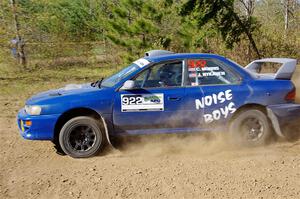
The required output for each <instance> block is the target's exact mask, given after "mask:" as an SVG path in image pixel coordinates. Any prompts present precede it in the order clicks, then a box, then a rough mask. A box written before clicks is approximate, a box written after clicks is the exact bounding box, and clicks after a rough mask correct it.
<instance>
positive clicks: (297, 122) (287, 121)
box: [267, 103, 300, 137]
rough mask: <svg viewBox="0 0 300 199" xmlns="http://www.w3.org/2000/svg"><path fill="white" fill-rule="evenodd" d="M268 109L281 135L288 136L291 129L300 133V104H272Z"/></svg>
mask: <svg viewBox="0 0 300 199" xmlns="http://www.w3.org/2000/svg"><path fill="white" fill-rule="evenodd" d="M267 111H268V116H269V118H270V119H271V121H272V124H273V127H274V129H275V131H276V133H277V134H278V135H279V136H282V137H283V136H286V135H287V134H289V133H290V132H291V131H293V133H295V132H299V133H300V104H291V103H290V104H277V105H270V106H267Z"/></svg>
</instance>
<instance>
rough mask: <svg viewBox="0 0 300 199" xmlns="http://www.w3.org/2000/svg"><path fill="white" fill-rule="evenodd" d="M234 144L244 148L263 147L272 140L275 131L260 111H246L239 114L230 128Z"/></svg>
mask: <svg viewBox="0 0 300 199" xmlns="http://www.w3.org/2000/svg"><path fill="white" fill-rule="evenodd" d="M229 132H230V134H231V135H232V139H233V141H234V143H237V144H239V145H242V146H245V145H246V146H262V145H265V144H267V143H268V141H269V140H270V138H271V136H272V134H273V129H272V126H271V125H270V122H269V119H268V117H267V116H266V114H265V113H264V112H263V111H262V110H260V109H246V110H244V111H241V112H240V113H238V115H237V116H236V117H235V118H234V119H233V121H232V122H231V123H230V126H229Z"/></svg>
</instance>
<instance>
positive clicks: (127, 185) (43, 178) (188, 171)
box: [0, 78, 300, 198]
mask: <svg viewBox="0 0 300 199" xmlns="http://www.w3.org/2000/svg"><path fill="white" fill-rule="evenodd" d="M295 81H298V82H299V84H300V78H297V79H295ZM298 90H299V91H300V89H298ZM299 91H298V93H299ZM23 98H25V97H22V98H21V99H20V98H19V97H17V95H16V96H0V108H1V109H0V124H1V125H0V141H1V145H0V158H1V159H0V198H300V141H299V140H298V141H294V142H286V141H278V142H277V143H274V144H271V145H268V146H265V147H258V148H236V147H233V146H232V145H230V144H228V143H226V142H225V141H224V140H223V139H222V137H220V136H216V137H213V138H210V139H208V138H206V137H205V136H196V137H195V136H193V137H187V138H184V139H180V138H176V137H170V139H164V141H160V140H157V139H156V140H152V141H149V142H147V141H146V142H142V143H138V144H134V143H132V144H130V145H129V146H128V147H127V149H125V150H123V151H118V150H114V149H111V150H109V151H108V152H107V153H106V155H103V156H97V157H93V158H89V159H72V158H70V157H68V156H60V155H57V154H56V153H55V150H54V149H53V147H52V144H51V143H50V142H40V141H25V140H23V139H22V138H21V136H20V135H19V132H18V130H17V127H16V123H15V115H16V112H17V110H18V109H19V108H20V107H22V106H23V102H24V99H23Z"/></svg>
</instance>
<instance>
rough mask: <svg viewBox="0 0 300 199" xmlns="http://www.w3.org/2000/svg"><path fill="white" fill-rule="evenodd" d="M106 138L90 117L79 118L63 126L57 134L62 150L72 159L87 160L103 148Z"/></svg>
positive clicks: (96, 122) (98, 125) (98, 124)
mask: <svg viewBox="0 0 300 199" xmlns="http://www.w3.org/2000/svg"><path fill="white" fill-rule="evenodd" d="M105 143H106V137H105V134H104V131H103V130H102V128H101V124H100V123H99V122H98V121H97V120H95V119H94V118H92V117H87V116H80V117H75V118H72V119H70V120H69V121H68V122H66V123H65V124H64V126H63V127H62V129H61V131H60V134H59V144H60V146H61V148H62V150H63V151H64V152H65V153H66V154H67V155H69V156H71V157H73V158H88V157H91V156H94V155H96V154H98V153H99V152H100V151H101V150H102V149H103V148H104V146H105Z"/></svg>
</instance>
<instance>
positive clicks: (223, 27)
mask: <svg viewBox="0 0 300 199" xmlns="http://www.w3.org/2000/svg"><path fill="white" fill-rule="evenodd" d="M294 2H297V1H296V0H294ZM239 3H240V1H237V0H235V1H234V0H179V1H178V0H147V1H146V0H51V1H49V0H18V1H17V5H18V6H17V13H18V19H19V22H20V28H21V31H20V34H21V35H22V36H23V38H25V52H26V54H27V56H28V60H29V65H30V67H36V65H37V66H39V65H48V66H53V65H55V64H56V63H61V62H62V61H66V62H68V64H66V66H67V65H72V64H73V63H74V64H77V63H80V64H86V65H87V64H90V63H92V64H94V63H96V62H101V63H103V60H105V61H106V62H114V63H116V65H117V64H118V63H120V62H123V63H124V61H125V62H129V61H132V60H134V59H137V58H138V57H140V56H143V54H144V52H145V51H148V50H151V49H166V50H171V51H175V52H209V53H216V54H222V55H225V56H227V57H230V58H232V59H234V60H237V61H239V62H242V63H243V64H246V63H247V62H248V61H249V60H250V59H254V58H255V57H256V56H255V54H254V53H253V52H252V50H253V49H254V48H253V47H252V50H251V48H249V42H250V43H251V41H250V39H249V34H250V35H251V36H252V40H253V42H254V43H255V44H256V46H257V48H258V50H259V51H260V53H261V54H262V55H263V56H269V57H276V56H288V57H295V58H299V57H300V52H299V49H300V42H299V41H300V38H299V32H300V25H299V24H300V23H299V21H300V8H299V7H300V6H299V1H298V3H296V4H295V6H293V9H292V10H291V11H292V12H293V14H291V15H290V16H291V17H290V26H289V30H288V31H284V15H283V13H284V7H283V5H282V4H281V3H280V1H278V0H260V1H255V5H256V6H255V9H254V14H253V15H251V16H245V14H244V12H243V10H242V9H241V6H242V5H239V6H237V5H238V4H239ZM0 7H1V9H0V61H4V62H10V61H13V58H12V57H11V56H10V48H11V44H10V40H11V39H12V38H14V37H15V28H14V21H13V17H12V10H11V7H10V5H9V1H0ZM7 57H9V58H7ZM112 59H113V61H112ZM48 62H52V63H51V64H49V63H48ZM59 65H60V64H59Z"/></svg>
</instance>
